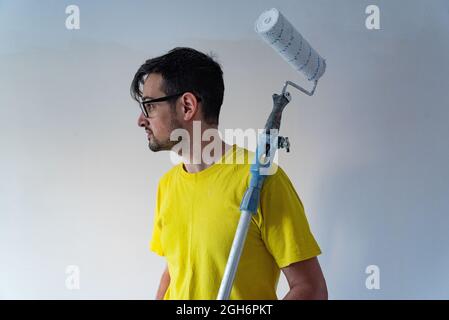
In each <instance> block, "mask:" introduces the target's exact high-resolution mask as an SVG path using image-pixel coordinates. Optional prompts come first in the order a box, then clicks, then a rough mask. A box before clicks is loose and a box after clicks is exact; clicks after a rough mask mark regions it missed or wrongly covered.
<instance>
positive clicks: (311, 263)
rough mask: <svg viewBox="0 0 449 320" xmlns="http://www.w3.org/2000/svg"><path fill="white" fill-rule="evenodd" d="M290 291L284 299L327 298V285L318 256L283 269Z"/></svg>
mask: <svg viewBox="0 0 449 320" xmlns="http://www.w3.org/2000/svg"><path fill="white" fill-rule="evenodd" d="M281 270H282V272H283V273H284V275H285V277H286V278H287V281H288V285H289V286H290V291H289V292H288V293H287V295H286V296H285V297H284V299H283V300H327V298H328V297H327V286H326V280H325V279H324V276H323V272H322V271H321V267H320V264H319V262H318V259H317V258H316V257H314V258H312V259H308V260H304V261H299V262H295V263H292V264H290V265H288V266H287V267H285V268H282V269H281Z"/></svg>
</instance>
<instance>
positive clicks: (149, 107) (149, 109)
mask: <svg viewBox="0 0 449 320" xmlns="http://www.w3.org/2000/svg"><path fill="white" fill-rule="evenodd" d="M143 106H144V107H145V109H147V110H148V111H151V110H153V109H154V106H153V104H152V103H145V102H144V103H143Z"/></svg>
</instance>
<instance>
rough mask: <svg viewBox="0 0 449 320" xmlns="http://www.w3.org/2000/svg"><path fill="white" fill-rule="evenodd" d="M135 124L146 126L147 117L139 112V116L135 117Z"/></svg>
mask: <svg viewBox="0 0 449 320" xmlns="http://www.w3.org/2000/svg"><path fill="white" fill-rule="evenodd" d="M137 125H138V126H139V127H146V126H148V120H147V118H145V116H144V115H143V113H140V115H139V118H137Z"/></svg>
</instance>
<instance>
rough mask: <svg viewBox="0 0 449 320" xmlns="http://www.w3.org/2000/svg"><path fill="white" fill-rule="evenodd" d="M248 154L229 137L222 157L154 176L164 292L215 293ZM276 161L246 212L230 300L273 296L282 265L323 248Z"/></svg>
mask: <svg viewBox="0 0 449 320" xmlns="http://www.w3.org/2000/svg"><path fill="white" fill-rule="evenodd" d="M242 155H243V156H244V157H246V158H245V159H246V160H247V161H246V162H245V163H244V164H228V163H229V162H230V161H229V159H232V158H229V157H234V159H236V158H235V157H241V156H242ZM253 157H254V153H253V152H250V151H248V150H247V149H244V148H240V147H238V146H237V145H235V144H234V145H233V147H232V148H231V149H230V150H228V152H227V153H226V154H225V155H223V157H222V158H221V163H214V164H213V165H211V166H210V167H208V168H206V169H205V170H202V171H200V172H198V173H189V172H187V171H185V169H184V167H183V164H182V163H180V164H178V165H176V166H174V167H173V168H172V169H170V170H169V171H168V172H167V173H166V174H164V175H163V176H162V178H161V179H160V181H159V185H158V190H157V198H156V208H155V214H154V224H153V234H152V238H151V241H150V248H151V250H152V251H153V252H155V253H157V254H159V255H161V256H165V258H166V260H167V265H168V270H169V273H170V285H169V287H168V289H167V291H166V293H165V296H164V299H170V300H181V299H183V300H184V299H186V300H193V299H207V300H209V299H210V300H213V299H216V298H217V294H218V289H219V287H220V283H221V279H222V277H223V274H224V269H225V266H226V262H227V260H228V255H229V251H230V249H231V245H232V241H233V239H234V235H235V231H236V228H237V224H238V222H239V218H240V209H239V207H240V202H241V201H242V198H243V195H244V193H245V191H246V189H247V187H248V185H249V180H250V172H249V168H250V165H251V161H248V159H250V160H252V159H253ZM237 159H241V158H237ZM276 168H277V171H276V173H275V174H273V175H269V176H267V178H266V179H265V182H264V185H263V188H262V190H261V197H260V205H259V209H258V211H257V214H255V215H253V217H252V218H251V223H250V226H249V229H248V235H247V238H246V242H245V247H244V249H243V252H242V256H241V259H240V263H239V266H238V269H237V272H236V277H235V281H234V284H233V288H232V291H231V295H230V299H277V296H276V288H277V284H278V280H279V275H280V268H283V267H286V266H288V265H289V264H291V263H294V262H297V261H301V260H306V259H309V258H312V257H315V256H317V255H319V254H320V253H321V251H320V248H319V246H318V244H317V243H316V241H315V239H314V237H313V235H312V233H311V232H310V229H309V225H308V222H307V218H306V216H305V213H304V208H303V205H302V203H301V200H300V198H299V197H298V194H297V193H296V191H295V189H294V187H293V185H292V183H291V182H290V180H289V178H288V176H287V175H286V174H285V172H284V171H283V170H282V169H281V167H279V166H277V167H276Z"/></svg>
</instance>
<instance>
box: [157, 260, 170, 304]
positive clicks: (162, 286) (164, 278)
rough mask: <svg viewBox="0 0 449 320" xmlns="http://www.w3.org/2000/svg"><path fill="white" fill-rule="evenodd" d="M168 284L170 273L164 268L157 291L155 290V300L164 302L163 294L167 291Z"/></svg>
mask: <svg viewBox="0 0 449 320" xmlns="http://www.w3.org/2000/svg"><path fill="white" fill-rule="evenodd" d="M169 284H170V273H169V272H168V267H165V270H164V273H163V274H162V277H161V282H160V284H159V289H157V293H156V300H164V295H165V292H166V291H167V288H168V285H169Z"/></svg>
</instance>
